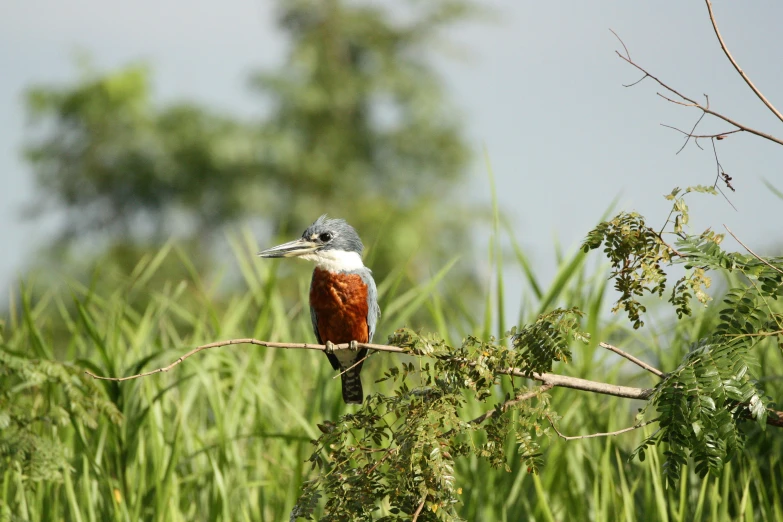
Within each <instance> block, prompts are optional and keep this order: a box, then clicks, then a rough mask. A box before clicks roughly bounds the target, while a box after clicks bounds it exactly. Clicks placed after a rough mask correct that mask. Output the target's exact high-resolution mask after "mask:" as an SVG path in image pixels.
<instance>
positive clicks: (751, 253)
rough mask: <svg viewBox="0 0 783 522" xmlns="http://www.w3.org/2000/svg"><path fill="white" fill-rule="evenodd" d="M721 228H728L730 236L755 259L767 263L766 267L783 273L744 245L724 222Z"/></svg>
mask: <svg viewBox="0 0 783 522" xmlns="http://www.w3.org/2000/svg"><path fill="white" fill-rule="evenodd" d="M723 228H725V229H726V230H728V232H729V234H731V237H733V238H734V239H736V240H737V243H739V244H740V245H742V247H743V248H744V249H745V250H747V251H748V252H750V255H752V256H753V257H755V258H756V259H758V260H759V261H761V262H762V263H764V264H765V265H767V266H768V267H770V268H771V269H773V270H776V271H777V272H780V273H781V274H783V270H781V269H780V268H778V267H776V266H775V265H771V264H770V263H769V261H767V260H766V259H764V258H763V257H761V256H759V255H758V254H757V253H755V252H754V251H753V250H751V249H750V248H748V247H747V245H745V243H743V242H742V241H740V238H738V237H737V236H735V235H734V232H732V231H731V229H730V228H729V227H727V226H726V225H725V224H724V225H723Z"/></svg>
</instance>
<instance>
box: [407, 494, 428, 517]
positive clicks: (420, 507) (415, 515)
mask: <svg viewBox="0 0 783 522" xmlns="http://www.w3.org/2000/svg"><path fill="white" fill-rule="evenodd" d="M426 501H427V497H424V498H423V499H421V502H420V503H419V507H417V508H416V511H414V512H413V518H411V522H416V521H417V520H418V519H419V515H421V510H422V509H424V502H426Z"/></svg>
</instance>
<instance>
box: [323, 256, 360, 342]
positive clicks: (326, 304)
mask: <svg viewBox="0 0 783 522" xmlns="http://www.w3.org/2000/svg"><path fill="white" fill-rule="evenodd" d="M310 306H312V307H313V308H314V309H315V315H316V321H317V326H318V336H319V337H320V338H321V341H323V342H326V341H331V342H333V343H335V344H340V343H348V342H351V341H358V342H360V343H366V342H368V340H369V331H368V328H367V311H368V309H367V285H366V284H364V281H362V278H361V276H359V275H358V274H335V273H333V272H329V271H327V270H321V269H320V268H316V269H315V271H314V272H313V280H312V283H311V284H310Z"/></svg>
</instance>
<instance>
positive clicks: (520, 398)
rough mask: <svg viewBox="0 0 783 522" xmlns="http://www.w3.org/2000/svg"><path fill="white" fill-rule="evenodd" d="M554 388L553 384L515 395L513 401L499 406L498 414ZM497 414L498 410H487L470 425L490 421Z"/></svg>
mask: <svg viewBox="0 0 783 522" xmlns="http://www.w3.org/2000/svg"><path fill="white" fill-rule="evenodd" d="M554 387H555V385H554V384H544V385H543V386H539V387H538V388H536V389H535V390H530V391H528V392H525V393H521V394H519V395H517V396H516V397H514V398H513V399H509V400H507V401H506V402H504V403H503V404H502V405H501V406H500V413H505V412H506V411H508V409H509V408H511V407H512V406H515V405H517V404H519V403H520V402H525V401H528V400H530V399H532V398H533V397H535V396H537V395H539V394H541V393H544V392H545V391H548V390H551V389H552V388H554ZM497 412H498V410H489V411H488V412H486V413H482V414H481V415H479V416H478V417H476V418H475V419H473V420H472V421H470V424H481V423H482V422H484V421H485V420H487V419H491V418H492V417H494V416H495V415H496V414H497Z"/></svg>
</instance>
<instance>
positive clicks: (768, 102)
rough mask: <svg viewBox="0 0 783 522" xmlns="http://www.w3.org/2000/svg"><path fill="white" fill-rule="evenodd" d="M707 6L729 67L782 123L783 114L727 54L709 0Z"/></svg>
mask: <svg viewBox="0 0 783 522" xmlns="http://www.w3.org/2000/svg"><path fill="white" fill-rule="evenodd" d="M705 2H706V4H707V11H708V12H709V14H710V23H711V24H712V28H713V29H714V30H715V36H717V37H718V43H720V48H721V49H723V53H724V54H725V55H726V58H728V59H729V61H730V62H731V65H733V66H734V68H735V69H736V70H737V72H738V73H739V75H740V76H742V79H743V80H745V83H747V84H748V87H750V88H751V90H752V91H753V92H754V93H756V96H758V97H759V99H760V100H761V101H762V103H764V105H766V106H767V108H768V109H769V110H770V111H772V113H773V114H774V115H775V116H777V117H778V119H779V120H780V121H783V114H781V113H780V111H778V110H777V109H776V108H775V106H774V105H772V103H770V101H769V100H767V98H766V97H765V96H764V95H763V94H762V93H761V91H760V90H758V89H757V88H756V86H755V85H753V82H752V81H750V78H748V75H747V74H745V71H743V70H742V69H741V68H740V66H739V64H738V63H737V61H736V60H735V59H734V57H733V56H732V55H731V53H730V52H729V48H728V47H726V43H725V42H724V41H723V37H722V36H721V34H720V31H719V30H718V23H717V22H716V21H715V14H714V13H713V12H712V2H710V0H705Z"/></svg>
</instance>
